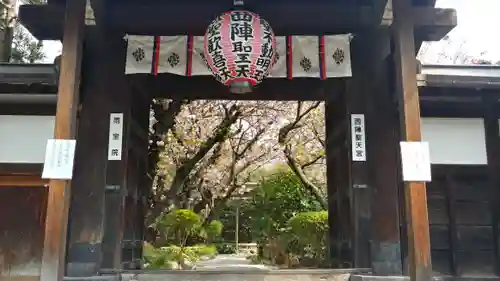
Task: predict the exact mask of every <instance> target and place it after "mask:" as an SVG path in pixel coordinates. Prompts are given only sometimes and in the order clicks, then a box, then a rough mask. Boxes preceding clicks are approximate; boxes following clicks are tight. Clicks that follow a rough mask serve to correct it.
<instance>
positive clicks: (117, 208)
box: [98, 30, 140, 269]
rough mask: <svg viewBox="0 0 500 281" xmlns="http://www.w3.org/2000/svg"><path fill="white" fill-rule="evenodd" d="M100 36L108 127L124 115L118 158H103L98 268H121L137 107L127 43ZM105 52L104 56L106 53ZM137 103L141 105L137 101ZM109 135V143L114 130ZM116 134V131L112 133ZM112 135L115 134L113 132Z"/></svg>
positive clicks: (108, 35) (105, 34)
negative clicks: (127, 71) (105, 70)
mask: <svg viewBox="0 0 500 281" xmlns="http://www.w3.org/2000/svg"><path fill="white" fill-rule="evenodd" d="M98 32H99V35H100V39H99V40H100V43H101V45H100V46H101V49H102V52H103V53H106V54H108V55H109V54H113V55H112V56H111V57H110V59H109V62H108V63H109V64H110V65H109V71H110V74H109V75H110V80H109V81H108V83H109V82H111V83H110V84H111V85H112V86H113V90H110V91H109V95H110V96H109V106H107V107H108V123H109V128H111V126H112V125H111V123H113V122H114V121H113V120H112V119H111V114H113V116H115V114H123V119H122V120H121V121H122V126H123V130H122V132H121V133H122V145H121V147H120V149H121V150H120V151H119V152H118V154H119V155H121V159H113V160H110V159H109V158H108V159H107V160H106V161H107V165H106V191H105V200H104V205H105V213H104V236H103V241H102V261H101V268H106V269H122V244H123V227H124V224H125V223H124V220H125V219H129V218H126V217H125V210H124V207H125V196H126V194H127V190H128V189H129V186H128V180H129V178H128V173H129V167H130V154H129V152H130V149H131V147H133V146H134V145H135V143H134V142H133V140H132V137H133V136H132V124H133V122H134V120H133V114H132V112H133V107H136V106H138V104H137V103H136V102H135V101H134V97H133V92H132V89H131V88H130V86H129V85H128V83H127V80H126V77H125V64H126V58H127V45H126V42H125V40H123V39H122V36H120V34H113V33H112V32H103V31H101V30H99V31H98ZM108 55H107V56H108ZM139 106H140V104H139ZM109 131H110V133H109V135H108V138H109V139H110V141H109V142H110V143H111V142H112V140H111V139H112V138H113V133H114V132H111V129H109ZM115 134H116V133H115ZM115 137H117V136H116V135H115ZM113 149H114V146H110V144H108V151H107V154H108V157H109V154H113V151H111V150H113Z"/></svg>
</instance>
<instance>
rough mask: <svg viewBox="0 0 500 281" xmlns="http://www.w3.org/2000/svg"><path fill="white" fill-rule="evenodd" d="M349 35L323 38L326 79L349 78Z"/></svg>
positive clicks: (350, 72)
mask: <svg viewBox="0 0 500 281" xmlns="http://www.w3.org/2000/svg"><path fill="white" fill-rule="evenodd" d="M350 41H351V35H350V34H343V35H333V36H325V69H326V77H351V76H352V71H351V49H350V48H351V47H350Z"/></svg>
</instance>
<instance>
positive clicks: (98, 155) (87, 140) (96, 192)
mask: <svg viewBox="0 0 500 281" xmlns="http://www.w3.org/2000/svg"><path fill="white" fill-rule="evenodd" d="M86 31H87V35H86V40H85V50H84V65H83V72H82V73H83V80H82V81H83V83H82V109H81V112H80V118H79V124H78V141H77V148H76V155H75V158H76V161H75V174H74V179H73V191H74V192H73V194H72V198H71V209H70V233H69V243H68V264H67V275H68V276H92V275H96V274H97V273H98V271H99V269H100V266H101V263H107V262H108V260H107V259H110V260H111V262H110V263H111V264H112V265H113V266H114V265H116V264H117V263H119V261H118V262H117V259H118V260H119V258H117V255H119V249H116V247H117V246H116V245H119V246H118V248H121V238H120V237H119V234H120V229H118V231H117V232H115V233H110V234H107V235H106V233H105V229H108V230H109V229H110V228H111V229H112V230H114V227H115V226H117V227H118V225H120V223H121V221H122V219H121V216H120V211H119V210H116V209H117V208H119V206H120V203H119V202H118V203H117V202H116V201H119V199H117V200H110V201H114V202H111V203H109V204H113V203H116V205H118V206H116V205H115V206H114V207H113V206H110V205H109V204H108V206H106V204H105V200H106V199H105V197H106V196H105V194H106V187H107V186H106V184H107V183H109V185H112V184H114V183H117V184H120V185H122V184H124V180H122V178H121V174H120V173H121V172H122V166H121V164H122V163H117V164H116V165H115V164H110V165H109V166H108V164H109V163H108V141H109V127H110V113H111V112H114V111H115V110H117V108H119V109H118V110H122V109H123V107H126V104H127V102H126V100H127V96H126V95H127V92H126V89H124V88H123V83H124V82H123V81H120V80H119V79H117V73H121V74H123V71H124V67H120V63H121V64H122V66H123V63H124V62H123V60H124V47H125V45H124V42H123V39H122V36H121V35H120V34H114V33H110V32H108V33H104V32H103V31H102V30H99V27H97V26H93V27H87V30H86ZM121 99H123V101H122V100H121ZM122 159H123V158H122ZM124 159H126V158H124ZM108 175H109V178H107V176H108ZM118 197H119V196H118ZM108 199H109V198H108ZM106 210H107V211H108V215H109V216H108V217H107V218H108V220H106V219H105V213H106ZM115 231H116V230H115ZM115 235H117V236H118V237H115ZM103 244H104V245H103ZM103 250H104V253H105V254H106V257H103ZM104 259H106V261H104Z"/></svg>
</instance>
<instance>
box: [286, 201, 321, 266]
mask: <svg viewBox="0 0 500 281" xmlns="http://www.w3.org/2000/svg"><path fill="white" fill-rule="evenodd" d="M288 225H289V227H290V230H291V232H292V233H293V235H294V236H295V238H296V239H297V241H298V242H299V243H300V244H301V245H302V246H305V247H308V246H309V247H311V248H312V250H313V251H314V253H315V256H316V258H317V259H321V258H323V256H324V254H325V251H326V236H327V233H328V212H327V211H321V212H304V213H299V214H297V215H296V216H294V217H293V218H291V219H290V220H289V221H288Z"/></svg>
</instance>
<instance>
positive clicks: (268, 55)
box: [255, 21, 277, 81]
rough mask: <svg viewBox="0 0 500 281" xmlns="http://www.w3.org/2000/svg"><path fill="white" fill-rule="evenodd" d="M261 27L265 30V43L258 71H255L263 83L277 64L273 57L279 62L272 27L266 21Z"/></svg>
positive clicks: (263, 37) (263, 43)
mask: <svg viewBox="0 0 500 281" xmlns="http://www.w3.org/2000/svg"><path fill="white" fill-rule="evenodd" d="M261 26H262V28H263V31H262V32H263V36H262V39H263V42H262V47H261V48H262V49H261V52H260V56H259V58H258V59H257V63H256V65H257V69H256V70H255V72H256V74H257V75H256V76H257V80H258V81H262V79H264V77H265V76H267V75H269V71H270V70H271V69H272V66H273V65H274V63H276V61H272V60H273V56H274V59H275V60H277V57H276V56H275V53H276V46H275V44H273V40H274V39H273V38H274V35H273V32H272V29H271V26H270V25H269V23H267V22H266V21H261Z"/></svg>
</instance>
